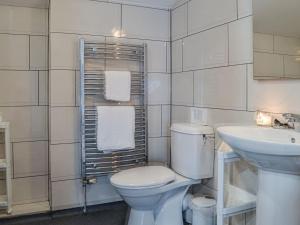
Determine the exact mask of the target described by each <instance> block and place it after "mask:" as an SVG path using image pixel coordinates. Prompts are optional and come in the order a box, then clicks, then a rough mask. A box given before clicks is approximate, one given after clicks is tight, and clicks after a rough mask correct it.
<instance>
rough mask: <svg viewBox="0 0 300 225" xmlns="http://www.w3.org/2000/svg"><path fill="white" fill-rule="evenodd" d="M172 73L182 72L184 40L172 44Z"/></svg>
mask: <svg viewBox="0 0 300 225" xmlns="http://www.w3.org/2000/svg"><path fill="white" fill-rule="evenodd" d="M172 72H182V40H178V41H173V42H172Z"/></svg>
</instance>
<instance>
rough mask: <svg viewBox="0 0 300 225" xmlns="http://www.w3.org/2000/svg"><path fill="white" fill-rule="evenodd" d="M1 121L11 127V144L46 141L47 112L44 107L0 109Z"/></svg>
mask: <svg viewBox="0 0 300 225" xmlns="http://www.w3.org/2000/svg"><path fill="white" fill-rule="evenodd" d="M0 112H1V113H2V116H3V120H4V121H9V122H10V125H11V139H12V141H13V142H20V141H36V140H47V139H48V112H47V107H46V106H38V107H37V106H33V107H29V106H28V107H0Z"/></svg>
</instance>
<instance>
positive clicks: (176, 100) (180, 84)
mask: <svg viewBox="0 0 300 225" xmlns="http://www.w3.org/2000/svg"><path fill="white" fill-rule="evenodd" d="M193 82H194V74H193V72H184V73H174V74H172V102H173V104H175V105H186V106H192V105H193V103H194V98H193V96H194V93H193V88H192V87H193ZM188 87H190V88H188Z"/></svg>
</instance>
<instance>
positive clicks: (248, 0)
mask: <svg viewBox="0 0 300 225" xmlns="http://www.w3.org/2000/svg"><path fill="white" fill-rule="evenodd" d="M237 4H238V16H239V18H242V17H245V16H250V15H252V11H253V10H252V0H238V2H237Z"/></svg>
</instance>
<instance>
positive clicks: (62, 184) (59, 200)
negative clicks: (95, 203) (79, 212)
mask: <svg viewBox="0 0 300 225" xmlns="http://www.w3.org/2000/svg"><path fill="white" fill-rule="evenodd" d="M51 191H52V195H51V196H52V201H51V203H52V209H53V210H61V209H69V208H76V207H80V206H82V204H83V189H82V182H81V179H77V180H65V181H57V182H52V183H51Z"/></svg>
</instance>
